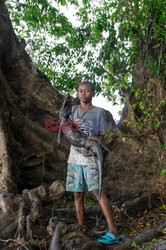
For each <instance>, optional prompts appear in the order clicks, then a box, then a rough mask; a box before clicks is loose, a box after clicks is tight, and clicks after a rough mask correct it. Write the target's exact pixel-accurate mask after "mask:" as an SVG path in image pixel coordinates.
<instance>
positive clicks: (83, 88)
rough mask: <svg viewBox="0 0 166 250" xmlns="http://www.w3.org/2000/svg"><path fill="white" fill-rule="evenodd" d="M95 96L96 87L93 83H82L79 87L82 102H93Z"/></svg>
mask: <svg viewBox="0 0 166 250" xmlns="http://www.w3.org/2000/svg"><path fill="white" fill-rule="evenodd" d="M94 96H95V87H94V85H93V83H91V82H88V81H85V82H82V83H80V85H79V87H78V97H79V100H80V101H81V102H86V103H87V102H91V100H92V97H94Z"/></svg>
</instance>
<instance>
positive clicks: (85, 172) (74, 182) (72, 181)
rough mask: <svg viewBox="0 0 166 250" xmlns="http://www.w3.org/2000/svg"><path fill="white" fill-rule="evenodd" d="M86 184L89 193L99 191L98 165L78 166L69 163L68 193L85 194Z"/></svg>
mask: <svg viewBox="0 0 166 250" xmlns="http://www.w3.org/2000/svg"><path fill="white" fill-rule="evenodd" d="M85 182H86V184H87V186H88V191H93V190H94V189H99V169H98V167H97V166H96V165H77V164H71V163H68V169H67V179H66V191H72V192H84V191H85Z"/></svg>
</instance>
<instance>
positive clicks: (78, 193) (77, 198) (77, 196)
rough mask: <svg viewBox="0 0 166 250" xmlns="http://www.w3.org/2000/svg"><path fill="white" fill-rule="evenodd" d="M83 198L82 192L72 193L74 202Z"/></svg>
mask: <svg viewBox="0 0 166 250" xmlns="http://www.w3.org/2000/svg"><path fill="white" fill-rule="evenodd" d="M83 198H84V193H83V192H74V199H75V200H81V199H83Z"/></svg>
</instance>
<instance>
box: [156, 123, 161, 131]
mask: <svg viewBox="0 0 166 250" xmlns="http://www.w3.org/2000/svg"><path fill="white" fill-rule="evenodd" d="M159 126H160V123H159V122H156V124H155V130H157V129H158V128H159Z"/></svg>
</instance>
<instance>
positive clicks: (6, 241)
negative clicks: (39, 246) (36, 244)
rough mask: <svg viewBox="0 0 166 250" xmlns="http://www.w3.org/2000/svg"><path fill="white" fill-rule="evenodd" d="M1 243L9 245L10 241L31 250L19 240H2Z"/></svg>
mask: <svg viewBox="0 0 166 250" xmlns="http://www.w3.org/2000/svg"><path fill="white" fill-rule="evenodd" d="M0 241H2V242H5V243H8V242H9V241H13V242H16V243H17V244H19V245H20V246H22V247H24V248H25V249H26V250H29V248H27V247H26V246H25V245H24V244H22V243H21V242H19V241H18V240H14V239H8V240H2V239H0Z"/></svg>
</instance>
